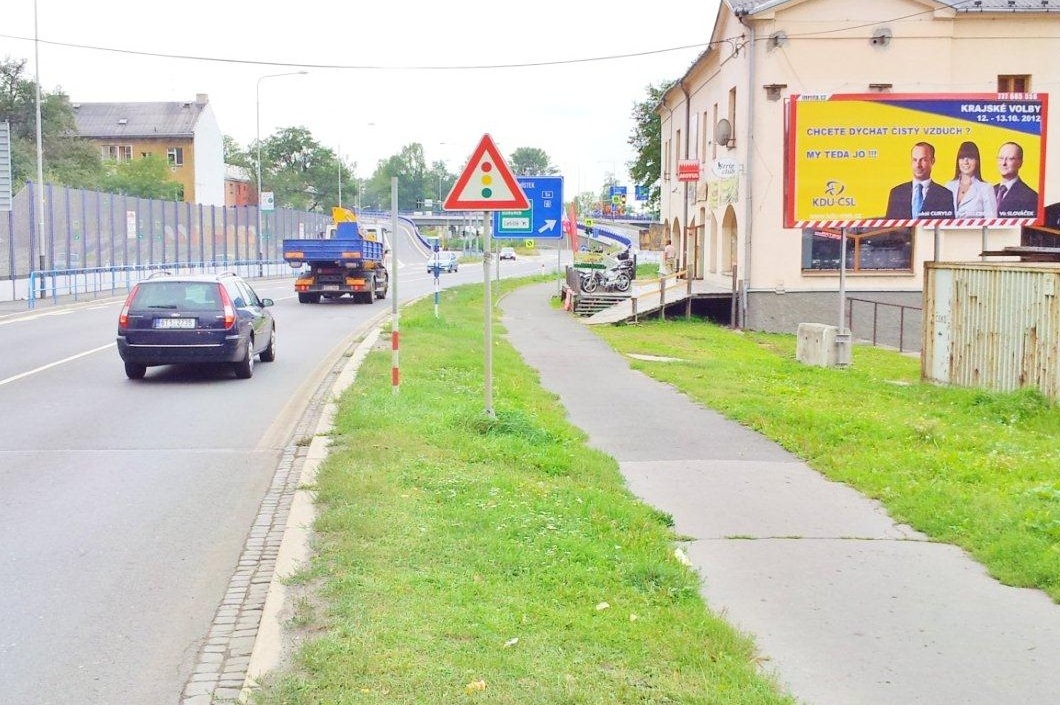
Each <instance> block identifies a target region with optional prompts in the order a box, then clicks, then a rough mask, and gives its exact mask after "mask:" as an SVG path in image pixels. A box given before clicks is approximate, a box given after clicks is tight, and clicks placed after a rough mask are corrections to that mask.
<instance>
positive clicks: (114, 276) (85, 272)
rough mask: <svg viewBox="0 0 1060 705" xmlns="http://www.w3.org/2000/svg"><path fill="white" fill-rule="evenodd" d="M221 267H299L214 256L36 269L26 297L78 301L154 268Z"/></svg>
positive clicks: (282, 271) (263, 273)
mask: <svg viewBox="0 0 1060 705" xmlns="http://www.w3.org/2000/svg"><path fill="white" fill-rule="evenodd" d="M218 271H225V272H229V271H230V272H235V273H237V274H239V275H241V276H244V277H248V278H252V277H258V278H263V277H281V278H282V277H284V276H289V277H293V276H294V274H295V272H296V271H297V270H295V269H292V268H291V266H290V265H289V264H287V262H285V261H284V260H236V261H224V260H211V261H208V262H173V263H159V264H139V265H120V266H114V267H89V268H86V269H51V270H46V271H33V272H30V274H29V291H30V295H29V296H27V297H26V301H27V303H28V305H29V308H31V309H32V308H35V307H36V302H37V301H38V300H39V299H51V300H52V303H58V301H59V299H60V297H63V298H67V297H69V298H70V299H72V300H74V301H78V300H80V298H82V297H88V296H89V295H90V294H96V295H98V294H102V293H104V292H107V293H109V294H111V295H113V294H116V293H118V292H119V291H128V290H129V289H131V288H132V287H133V285H134V284H136V283H137V282H139V281H141V280H142V279H146V278H147V277H148V276H149V275H151V274H153V273H154V272H171V273H173V274H204V273H208V272H218Z"/></svg>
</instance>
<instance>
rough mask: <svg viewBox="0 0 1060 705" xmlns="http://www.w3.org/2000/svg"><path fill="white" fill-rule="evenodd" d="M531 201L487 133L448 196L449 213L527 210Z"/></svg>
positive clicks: (447, 208) (446, 204)
mask: <svg viewBox="0 0 1060 705" xmlns="http://www.w3.org/2000/svg"><path fill="white" fill-rule="evenodd" d="M528 208H530V201H529V200H528V199H527V198H526V194H525V193H523V189H522V187H520V186H519V182H518V181H516V180H515V176H514V175H513V174H512V170H511V169H509V168H508V165H507V164H506V163H505V162H504V158H503V157H501V153H500V152H499V151H497V145H495V144H493V140H492V139H491V138H490V136H489V135H488V134H486V135H483V136H482V140H481V141H480V142H479V143H478V147H475V151H474V152H472V153H471V159H470V160H469V161H468V163H467V166H465V167H464V171H463V173H461V174H460V177H459V178H458V179H457V180H456V183H455V184H453V190H452V191H450V192H449V195H448V196H446V197H445V203H443V204H442V209H443V210H447V211H525V210H527V209H528Z"/></svg>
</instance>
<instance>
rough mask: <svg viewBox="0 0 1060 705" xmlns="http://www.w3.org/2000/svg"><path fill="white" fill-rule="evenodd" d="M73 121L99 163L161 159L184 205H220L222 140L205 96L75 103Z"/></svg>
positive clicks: (223, 191)
mask: <svg viewBox="0 0 1060 705" xmlns="http://www.w3.org/2000/svg"><path fill="white" fill-rule="evenodd" d="M74 121H75V125H76V127H77V132H78V134H79V135H81V136H82V137H84V138H85V139H88V140H91V142H92V143H93V144H95V145H96V146H97V147H98V148H99V150H100V154H101V156H102V157H103V159H104V160H117V161H126V160H130V159H134V158H140V157H144V156H148V155H153V156H158V157H162V158H164V159H166V160H167V161H168V163H169V168H170V171H171V172H172V174H173V179H174V180H176V181H178V182H179V183H180V184H181V186H182V187H183V190H184V199H183V200H184V201H185V202H187V203H198V204H202V205H210V206H221V205H224V204H225V164H224V136H223V135H222V133H221V130H220V128H219V127H218V125H217V119H216V117H215V116H214V113H213V109H212V108H211V107H210V104H209V98H208V96H207V95H206V94H204V93H200V94H199V95H197V96H196V97H195V100H194V101H184V102H147V103H74Z"/></svg>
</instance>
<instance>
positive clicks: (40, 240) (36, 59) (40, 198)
mask: <svg viewBox="0 0 1060 705" xmlns="http://www.w3.org/2000/svg"><path fill="white" fill-rule="evenodd" d="M38 37H39V34H38V31H37V0H33V69H34V71H36V78H37V80H36V91H37V96H36V105H37V259H38V261H39V262H40V264H39V265H38V266H40V271H41V275H40V297H41V298H42V299H43V298H44V264H45V261H44V132H43V130H44V128H43V127H42V125H41V108H40V41H39V39H38ZM53 266H54V264H53ZM26 298H27V299H32V298H33V292H32V291H29V292H26Z"/></svg>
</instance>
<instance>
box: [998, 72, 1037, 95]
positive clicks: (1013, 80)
mask: <svg viewBox="0 0 1060 705" xmlns="http://www.w3.org/2000/svg"><path fill="white" fill-rule="evenodd" d="M997 92H998V93H1030V92H1031V77H1030V76H998V77H997Z"/></svg>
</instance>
